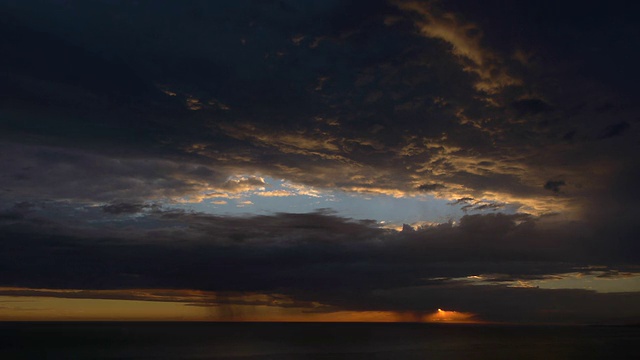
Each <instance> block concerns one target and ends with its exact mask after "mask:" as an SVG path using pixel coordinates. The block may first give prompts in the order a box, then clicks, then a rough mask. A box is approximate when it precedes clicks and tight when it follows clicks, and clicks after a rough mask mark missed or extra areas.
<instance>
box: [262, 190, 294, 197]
mask: <svg viewBox="0 0 640 360" xmlns="http://www.w3.org/2000/svg"><path fill="white" fill-rule="evenodd" d="M256 195H258V196H265V197H287V196H294V195H296V194H295V193H293V192H291V191H287V190H273V191H260V192H257V193H256Z"/></svg>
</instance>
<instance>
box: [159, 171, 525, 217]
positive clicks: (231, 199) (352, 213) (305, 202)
mask: <svg viewBox="0 0 640 360" xmlns="http://www.w3.org/2000/svg"><path fill="white" fill-rule="evenodd" d="M250 178H252V177H249V176H237V177H234V178H233V180H234V181H237V180H235V179H245V180H246V179H250ZM258 179H260V180H263V182H264V186H261V185H258V186H255V187H254V188H252V189H249V190H245V191H241V192H235V193H218V194H215V195H213V196H212V195H211V194H206V197H205V198H204V199H202V198H199V199H198V201H193V202H192V201H189V199H188V198H186V199H185V201H184V202H180V203H178V204H173V205H170V207H173V208H180V209H184V210H190V211H196V212H203V213H209V214H216V215H230V216H238V215H268V214H274V213H309V212H313V211H317V210H319V209H328V210H330V211H332V212H335V213H336V214H337V215H339V216H344V217H348V218H353V219H369V220H376V221H378V222H379V223H380V224H381V225H382V226H386V227H390V228H396V229H401V228H402V224H410V225H414V226H419V225H423V224H434V223H446V222H450V221H458V220H459V219H460V218H461V217H462V216H464V215H465V214H467V213H466V212H465V211H463V209H462V207H463V205H464V204H452V203H451V201H450V200H447V199H441V198H437V197H435V196H433V195H430V194H419V195H416V196H405V197H394V196H391V195H386V194H372V193H366V194H363V193H356V192H346V191H343V190H339V189H325V188H322V189H320V188H314V187H310V186H306V185H302V184H297V183H293V182H291V181H288V180H286V179H275V178H271V177H268V176H267V177H259V178H258ZM485 212H486V213H488V212H492V211H484V212H483V211H474V213H485ZM502 212H507V213H514V212H515V210H514V209H505V210H504V211H502Z"/></svg>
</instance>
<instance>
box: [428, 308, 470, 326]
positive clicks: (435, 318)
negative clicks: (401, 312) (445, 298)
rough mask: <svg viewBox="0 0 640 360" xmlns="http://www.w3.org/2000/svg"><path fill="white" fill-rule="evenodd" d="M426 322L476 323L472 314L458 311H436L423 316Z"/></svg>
mask: <svg viewBox="0 0 640 360" xmlns="http://www.w3.org/2000/svg"><path fill="white" fill-rule="evenodd" d="M424 321H426V322H465V323H467V322H477V320H476V319H474V314H472V313H467V312H460V311H449V310H442V309H440V308H439V309H438V311H436V312H434V313H431V314H428V315H427V316H425V318H424Z"/></svg>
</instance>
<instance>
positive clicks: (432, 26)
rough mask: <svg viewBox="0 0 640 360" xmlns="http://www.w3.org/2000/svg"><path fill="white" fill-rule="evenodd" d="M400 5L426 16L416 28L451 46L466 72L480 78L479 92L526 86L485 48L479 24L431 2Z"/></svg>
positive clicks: (401, 2) (419, 21)
mask: <svg viewBox="0 0 640 360" xmlns="http://www.w3.org/2000/svg"><path fill="white" fill-rule="evenodd" d="M396 4H397V5H398V7H400V8H401V9H403V10H408V11H413V12H416V13H418V14H420V15H421V16H422V18H421V19H420V20H418V21H416V25H417V27H418V28H419V29H420V32H421V33H422V34H423V35H425V36H427V37H430V38H435V39H440V40H443V41H445V42H446V43H447V44H448V45H450V46H451V52H452V53H453V54H454V55H456V56H458V57H459V59H460V64H461V66H462V67H463V69H464V70H465V71H468V72H471V73H474V74H476V75H477V76H478V77H479V80H478V81H477V82H476V84H475V87H476V89H477V90H479V91H483V92H486V93H489V94H493V93H496V92H498V91H500V90H501V89H502V88H504V87H506V86H513V85H522V80H521V79H518V78H517V77H515V76H513V75H511V74H510V73H509V72H508V69H507V67H506V66H505V65H504V60H502V59H500V57H499V56H498V55H496V54H495V53H493V52H492V51H490V50H489V49H487V48H485V47H484V46H483V45H482V30H481V29H480V28H479V27H478V26H477V25H475V24H473V23H466V22H463V21H461V20H459V19H458V18H457V17H456V15H455V14H453V13H447V12H439V11H437V10H436V9H434V7H433V6H430V5H429V4H428V3H424V2H417V1H398V2H396Z"/></svg>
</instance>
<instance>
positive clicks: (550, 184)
mask: <svg viewBox="0 0 640 360" xmlns="http://www.w3.org/2000/svg"><path fill="white" fill-rule="evenodd" d="M565 185H567V184H566V183H565V182H564V181H563V180H558V181H553V180H549V181H547V182H546V183H545V184H544V188H545V189H546V190H551V191H553V192H555V193H557V192H560V187H561V186H565Z"/></svg>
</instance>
